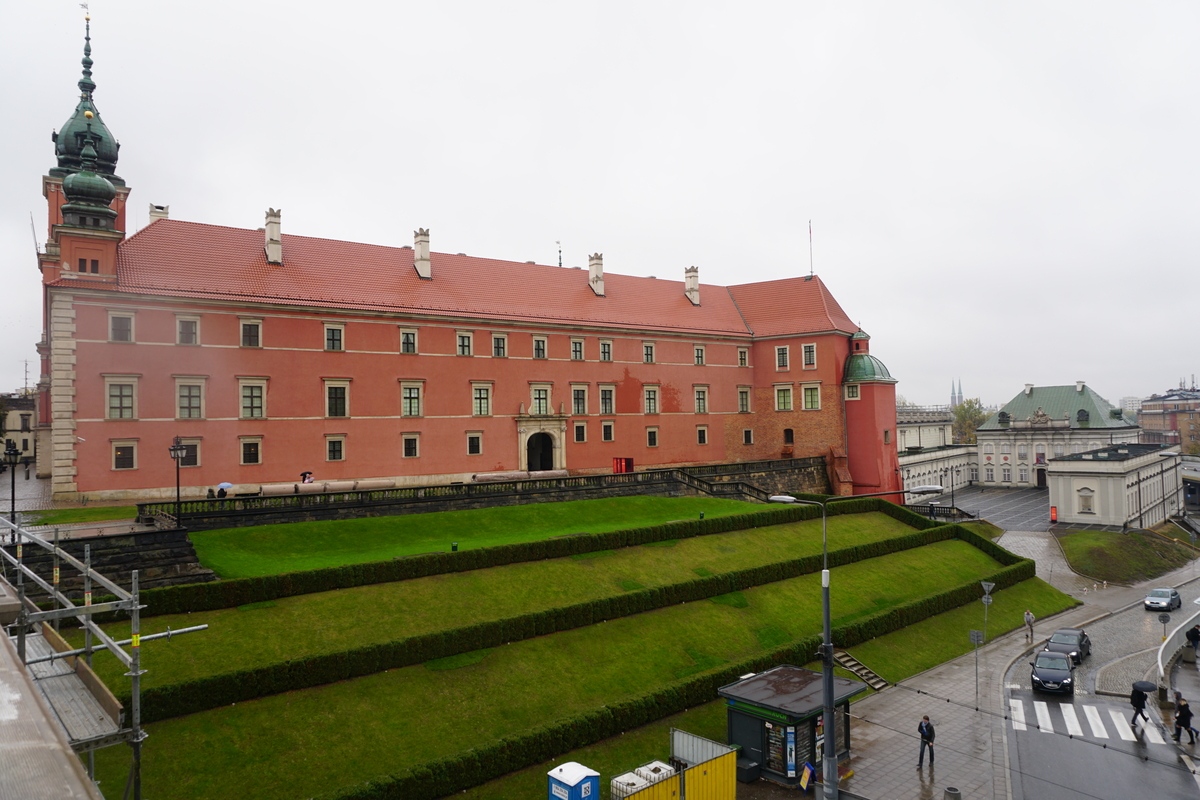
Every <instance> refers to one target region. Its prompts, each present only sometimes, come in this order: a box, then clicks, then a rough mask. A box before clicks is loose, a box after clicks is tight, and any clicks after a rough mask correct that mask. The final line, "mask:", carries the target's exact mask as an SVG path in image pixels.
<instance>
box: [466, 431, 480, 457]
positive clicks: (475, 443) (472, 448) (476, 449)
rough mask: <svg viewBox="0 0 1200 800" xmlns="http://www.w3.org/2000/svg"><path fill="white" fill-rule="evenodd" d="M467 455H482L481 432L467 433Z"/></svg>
mask: <svg viewBox="0 0 1200 800" xmlns="http://www.w3.org/2000/svg"><path fill="white" fill-rule="evenodd" d="M467 455H469V456H481V455H483V431H467Z"/></svg>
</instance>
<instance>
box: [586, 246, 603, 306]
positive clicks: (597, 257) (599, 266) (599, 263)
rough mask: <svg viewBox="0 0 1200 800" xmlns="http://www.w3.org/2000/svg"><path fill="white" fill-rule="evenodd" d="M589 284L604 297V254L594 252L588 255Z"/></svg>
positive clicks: (597, 294) (599, 295)
mask: <svg viewBox="0 0 1200 800" xmlns="http://www.w3.org/2000/svg"><path fill="white" fill-rule="evenodd" d="M588 286H590V287H592V291H593V292H595V293H596V296H597V297H604V254H603V253H592V255H590V256H588Z"/></svg>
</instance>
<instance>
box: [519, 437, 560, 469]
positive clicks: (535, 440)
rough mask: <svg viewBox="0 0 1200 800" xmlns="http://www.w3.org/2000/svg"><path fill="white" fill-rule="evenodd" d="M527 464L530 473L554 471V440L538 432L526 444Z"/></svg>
mask: <svg viewBox="0 0 1200 800" xmlns="http://www.w3.org/2000/svg"><path fill="white" fill-rule="evenodd" d="M525 463H526V464H527V465H528V467H527V469H529V471H530V472H536V471H537V470H549V469H554V438H553V437H551V436H550V434H548V433H544V432H538V433H535V434H533V435H532V436H530V437H529V441H527V442H526V443H525Z"/></svg>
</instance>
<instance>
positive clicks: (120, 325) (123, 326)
mask: <svg viewBox="0 0 1200 800" xmlns="http://www.w3.org/2000/svg"><path fill="white" fill-rule="evenodd" d="M108 340H109V341H110V342H133V341H136V340H135V338H134V331H133V312H131V311H109V312H108Z"/></svg>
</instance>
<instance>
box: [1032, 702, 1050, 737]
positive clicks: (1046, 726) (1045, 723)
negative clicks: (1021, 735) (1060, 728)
mask: <svg viewBox="0 0 1200 800" xmlns="http://www.w3.org/2000/svg"><path fill="white" fill-rule="evenodd" d="M1033 710H1034V711H1035V712H1036V713H1037V718H1038V728H1039V729H1040V730H1041V731H1042V733H1054V723H1053V722H1052V721H1051V720H1050V708H1049V706H1047V705H1046V703H1045V701H1043V700H1034V701H1033Z"/></svg>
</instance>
